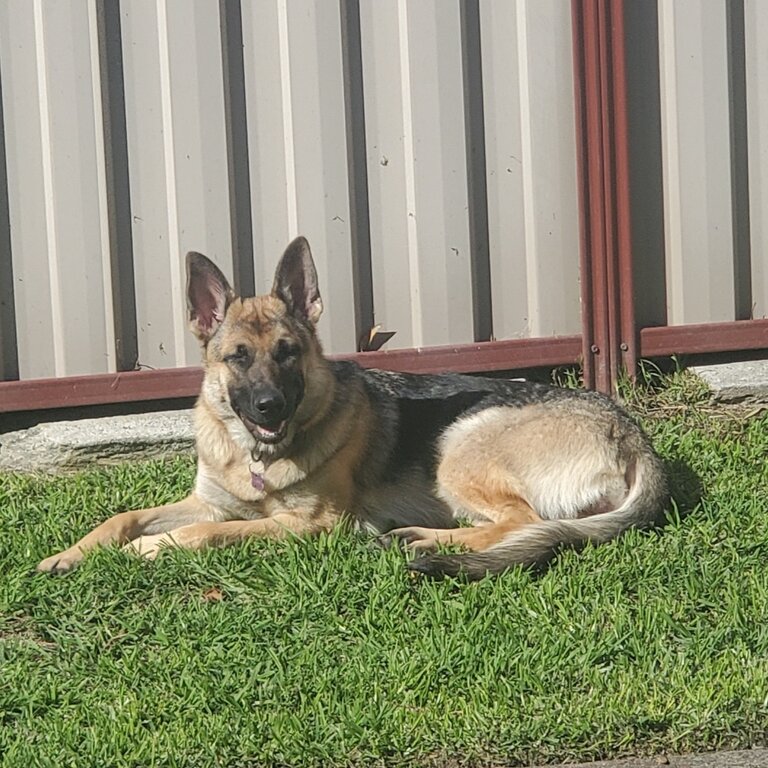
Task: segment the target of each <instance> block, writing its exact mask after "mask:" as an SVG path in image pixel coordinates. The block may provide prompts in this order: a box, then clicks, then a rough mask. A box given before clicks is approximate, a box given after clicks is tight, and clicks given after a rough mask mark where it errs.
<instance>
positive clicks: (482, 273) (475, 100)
mask: <svg viewBox="0 0 768 768" xmlns="http://www.w3.org/2000/svg"><path fill="white" fill-rule="evenodd" d="M459 8H460V21H461V72H462V78H463V85H464V135H465V141H466V150H465V151H466V158H467V212H468V214H469V259H470V269H471V273H472V324H473V328H474V334H475V341H488V340H489V339H491V338H493V307H492V300H491V265H490V255H489V253H488V190H487V178H486V176H487V170H486V162H485V107H484V103H483V58H482V41H481V35H480V7H479V4H478V0H461V1H460V3H459Z"/></svg>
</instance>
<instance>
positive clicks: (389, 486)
mask: <svg viewBox="0 0 768 768" xmlns="http://www.w3.org/2000/svg"><path fill="white" fill-rule="evenodd" d="M187 301H188V309H189V321H190V325H191V328H192V331H193V333H194V334H195V335H196V336H197V338H198V339H199V340H200V342H201V344H202V348H203V357H204V366H205V377H204V380H203V386H202V392H201V394H200V397H199V399H198V401H197V405H196V408H195V419H196V436H197V453H198V465H197V478H196V481H195V488H194V491H193V492H192V493H191V495H190V496H188V497H187V498H186V499H184V500H183V501H179V502H177V503H175V504H168V505H166V506H162V507H155V508H153V509H143V510H139V511H131V512H122V513H120V514H118V515H115V516H114V517H112V518H110V519H108V520H107V521H106V522H104V523H102V524H101V525H100V526H98V527H97V528H95V529H94V530H93V531H91V532H90V533H89V534H88V535H86V536H85V537H84V538H82V539H81V540H80V541H79V542H77V544H75V545H74V546H73V547H71V548H69V549H67V550H64V551H63V552H60V553H59V554H57V555H53V556H52V557H49V558H47V559H46V560H43V562H41V563H40V564H39V566H38V570H40V571H47V572H51V573H53V572H58V571H66V570H68V569H70V568H72V567H73V566H74V565H76V564H77V563H78V562H79V561H80V560H81V559H82V557H83V556H84V554H85V553H86V552H88V550H91V549H93V548H94V547H96V546H98V545H103V544H108V543H110V542H118V543H122V544H124V545H125V546H127V547H128V548H130V549H131V550H133V551H135V552H137V553H139V554H140V555H142V556H144V557H148V558H152V557H154V556H155V555H156V554H157V553H158V552H159V551H160V550H161V549H162V548H163V547H167V546H178V547H185V548H188V549H199V548H202V547H211V546H224V545H228V544H234V543H235V542H238V541H240V540H242V539H245V538H247V537H251V536H268V537H283V536H287V535H290V534H297V535H308V534H317V533H319V532H320V531H328V530H330V529H331V528H333V527H334V526H335V525H337V524H338V523H339V522H340V521H342V520H343V519H351V520H352V521H353V522H354V523H355V524H356V525H357V526H359V527H360V528H362V529H364V530H368V531H371V532H373V533H376V534H379V535H382V534H386V536H383V539H384V540H385V543H387V542H389V541H391V540H393V539H395V538H396V539H398V540H400V541H402V542H403V543H404V545H405V546H407V547H408V548H410V549H412V550H414V551H416V552H417V553H418V554H419V555H420V556H419V557H417V558H416V559H412V560H411V562H410V565H409V567H410V568H411V569H412V570H414V571H418V572H421V573H424V574H428V575H430V576H440V575H443V574H449V575H455V574H458V573H460V572H461V573H464V574H466V575H467V576H468V577H469V578H481V577H483V576H484V575H486V574H496V573H500V572H502V571H504V570H505V569H507V568H509V567H511V566H513V565H515V564H520V565H524V566H531V565H536V564H540V563H544V562H545V561H547V560H548V559H549V558H550V557H551V556H552V555H553V554H554V553H555V552H556V551H557V549H558V548H560V547H561V546H578V545H579V544H582V543H584V542H587V541H591V542H595V543H598V542H604V541H607V540H609V539H612V538H614V537H615V536H618V535H619V534H621V533H622V532H623V531H625V530H626V529H628V528H631V527H642V526H647V525H650V524H652V523H654V522H655V521H656V520H657V519H658V518H659V517H660V515H661V513H662V511H663V509H664V506H665V503H666V501H667V484H666V480H665V473H664V469H663V466H662V463H661V461H660V460H659V458H658V457H657V456H656V454H655V453H654V451H653V449H652V447H651V445H650V442H649V440H648V438H647V437H646V436H645V435H644V433H643V432H642V431H641V429H640V428H639V427H638V426H637V425H636V424H635V422H634V421H632V419H631V418H630V417H629V415H628V414H627V413H625V412H624V411H623V410H622V409H621V408H620V407H619V406H618V405H616V404H615V403H614V402H612V401H611V400H610V399H608V398H606V397H604V396H602V395H599V394H596V393H594V392H577V391H572V390H565V389H560V388H556V387H549V386H544V385H541V384H535V383H529V382H519V381H506V380H502V379H489V378H479V377H473V376H461V375H455V374H441V375H435V376H430V375H412V374H402V373H390V372H386V371H378V370H363V369H362V368H360V367H359V366H358V365H356V364H355V363H353V362H348V361H332V360H328V359H327V358H325V357H324V356H323V353H322V350H321V347H320V342H319V341H318V338H317V335H316V332H315V326H316V324H317V321H318V319H319V317H320V314H321V312H322V309H323V305H322V300H321V298H320V293H319V291H318V284H317V273H316V271H315V266H314V263H313V261H312V255H311V253H310V249H309V244H308V243H307V241H306V240H305V239H304V238H302V237H299V238H297V239H296V240H294V241H293V242H292V243H291V244H290V245H289V246H288V248H287V249H286V251H285V253H284V254H283V256H282V259H281V261H280V263H279V265H278V267H277V271H276V275H275V281H274V286H273V288H272V292H271V293H270V294H269V295H266V296H258V297H255V298H245V299H243V298H239V297H237V296H235V294H234V292H233V290H232V288H231V287H230V286H229V283H228V282H227V280H226V278H225V277H224V275H223V274H222V273H221V272H220V271H219V269H218V268H217V267H216V266H215V265H214V264H213V263H212V262H211V261H209V260H208V259H207V258H206V257H205V256H202V255H201V254H199V253H190V254H188V255H187ZM459 520H466V521H469V522H470V523H471V525H470V526H469V527H467V526H463V527H459V525H458V521H459ZM438 544H455V545H458V546H459V547H461V548H462V549H463V550H465V551H464V552H459V553H456V554H450V553H436V552H434V551H433V550H434V549H435V548H436V546H437V545H438Z"/></svg>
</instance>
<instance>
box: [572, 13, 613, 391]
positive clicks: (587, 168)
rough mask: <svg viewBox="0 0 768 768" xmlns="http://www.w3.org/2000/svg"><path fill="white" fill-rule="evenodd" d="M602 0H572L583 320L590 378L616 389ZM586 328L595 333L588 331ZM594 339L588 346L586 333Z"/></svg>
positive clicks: (587, 381)
mask: <svg viewBox="0 0 768 768" xmlns="http://www.w3.org/2000/svg"><path fill="white" fill-rule="evenodd" d="M598 5H599V0H572V3H571V11H572V17H573V20H574V23H573V28H574V57H575V62H576V67H575V78H576V102H577V104H579V109H580V112H579V113H580V116H581V120H577V132H578V145H579V149H580V151H579V152H578V154H577V157H578V161H579V163H580V169H579V179H580V190H581V192H580V194H581V197H580V201H581V203H582V205H581V210H580V219H581V227H582V231H583V233H584V234H585V237H582V246H583V248H584V252H583V253H582V255H581V264H582V273H581V282H582V286H584V285H585V284H586V283H589V296H588V297H587V298H588V301H584V296H582V308H581V312H582V326H583V333H584V339H585V349H584V368H585V371H589V370H590V369H591V375H590V376H585V384H586V385H587V386H593V387H595V388H597V389H598V390H600V391H601V392H611V391H612V389H613V387H612V377H611V356H610V352H611V350H610V315H609V311H608V302H607V290H606V284H607V280H608V275H607V252H606V238H605V234H606V233H605V218H606V207H605V206H606V194H605V189H604V175H603V167H604V157H603V152H602V147H603V123H602V98H601V88H600V83H601V63H600V28H599V8H598ZM587 329H589V330H590V331H591V333H589V334H587V332H586V331H587ZM588 337H590V340H591V343H590V344H589V346H587V343H588V342H587V338H588Z"/></svg>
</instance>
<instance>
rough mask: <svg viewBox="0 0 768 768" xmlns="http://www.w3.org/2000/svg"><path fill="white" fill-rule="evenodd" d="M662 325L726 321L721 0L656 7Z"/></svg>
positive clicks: (729, 281)
mask: <svg viewBox="0 0 768 768" xmlns="http://www.w3.org/2000/svg"><path fill="white" fill-rule="evenodd" d="M659 55H660V58H661V98H662V107H661V116H662V147H663V156H664V214H665V240H666V262H667V294H668V295H667V301H668V307H669V309H668V320H669V322H670V323H671V324H679V323H696V322H704V321H718V320H733V318H734V280H733V235H732V231H733V230H732V225H733V217H732V203H731V183H730V181H731V176H730V172H731V168H730V135H729V116H728V109H726V107H725V105H727V104H728V103H729V99H728V76H727V72H728V69H727V45H726V14H725V2H724V0H717V2H709V1H707V2H702V0H661V1H660V3H659Z"/></svg>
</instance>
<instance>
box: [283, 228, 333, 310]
mask: <svg viewBox="0 0 768 768" xmlns="http://www.w3.org/2000/svg"><path fill="white" fill-rule="evenodd" d="M272 295H273V296H277V298H278V299H280V300H281V301H283V302H284V303H285V305H286V306H287V307H288V309H289V311H290V312H291V313H292V314H294V315H296V316H297V317H299V318H301V319H302V320H307V321H309V322H310V323H311V324H312V325H315V324H316V323H317V321H318V320H319V319H320V315H321V314H322V313H323V300H322V299H321V298H320V291H319V289H318V287H317V270H316V269H315V262H314V261H312V252H311V251H310V250H309V243H308V242H307V239H306V238H305V237H297V238H296V239H295V240H293V241H292V242H291V243H290V244H289V245H288V247H287V248H286V249H285V253H284V254H283V256H282V258H281V259H280V263H279V264H278V265H277V270H276V271H275V283H274V285H273V286H272Z"/></svg>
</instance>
